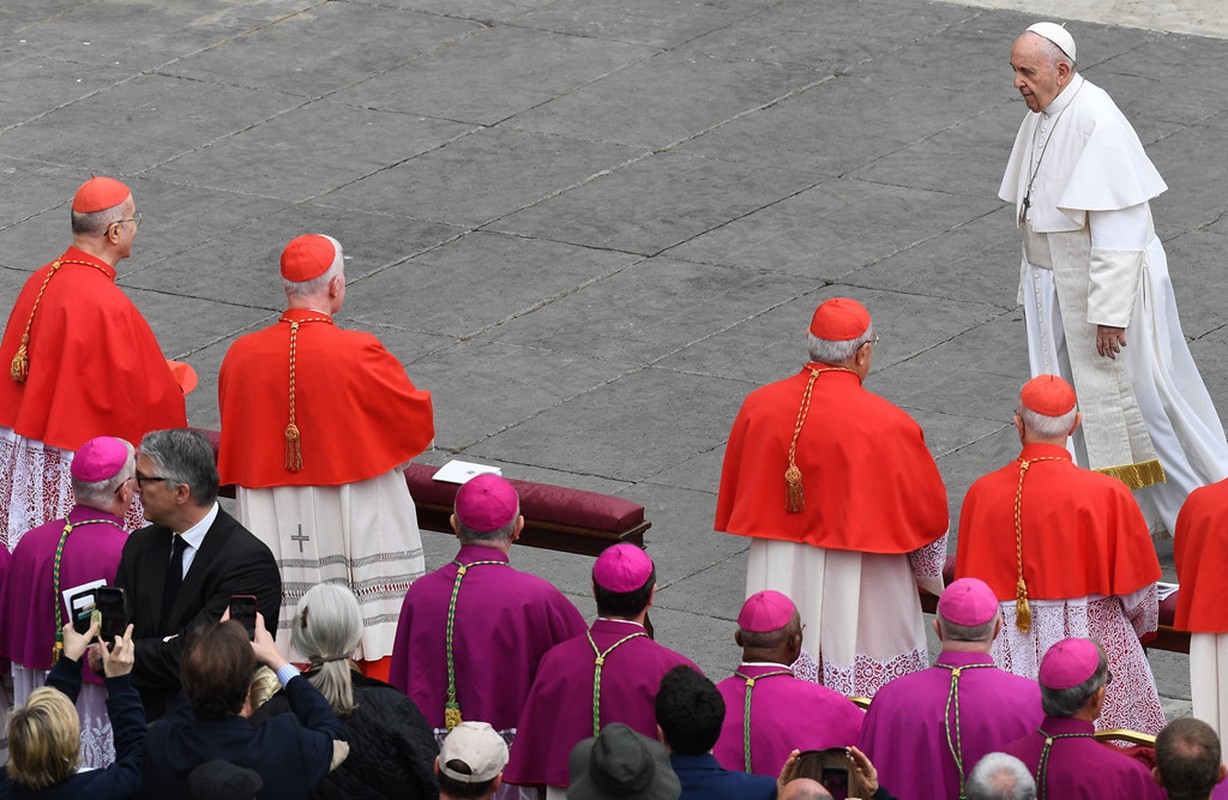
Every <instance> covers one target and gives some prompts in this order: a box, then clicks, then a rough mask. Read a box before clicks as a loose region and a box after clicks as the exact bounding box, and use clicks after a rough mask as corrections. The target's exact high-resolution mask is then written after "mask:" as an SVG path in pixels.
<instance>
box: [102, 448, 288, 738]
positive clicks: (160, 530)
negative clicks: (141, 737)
mask: <svg viewBox="0 0 1228 800" xmlns="http://www.w3.org/2000/svg"><path fill="white" fill-rule="evenodd" d="M136 481H137V488H138V490H139V491H140V493H141V500H142V502H143V503H144V505H145V517H146V519H148V520H149V521H150V522H152V523H153V524H152V525H149V526H147V527H145V528H142V529H140V530H139V531H136V532H135V533H133V534H132V535H131V536H130V537H129V538H128V542H127V544H125V545H124V553H123V556H122V557H121V558H120V562H119V569H118V571H117V572H116V574H115V585H116V586H119V587H120V588H122V589H124V590H125V591H126V592H127V593H128V602H129V607H130V608H131V610H132V623H133V625H134V626H135V632H134V634H133V640H134V642H135V644H136V662H137V665H136V667H135V668H134V669H133V671H132V683H133V684H134V685H135V686H136V687H137V689H139V690H140V692H141V700H142V702H143V703H144V704H145V716H146V718H147V719H148V720H149V721H151V722H152V721H153V720H156V719H159V718H161V717H162V716H163V715H164V714H165V713H166V712H167V708H168V706H169V705H170V702H171V701H172V700H173V699H174V697H175V695H176V694H178V692H179V659H180V655H181V654H182V652H183V644H184V640H185V638H186V634H187V632H188V631H189V630H191V629H193V628H196V627H198V626H200V625H203V624H206V623H214V622H217V621H218V620H219V619H220V618H221V616H222V613H223V612H224V611H225V610H226V608H227V606H228V604H229V601H230V598H231V596H232V595H252V596H254V597H255V598H256V604H257V607H258V608H259V609H260V611H261V612H262V614H263V615H264V622H265V625H266V627H267V628H268V630H269V632H270V633H275V632H276V631H277V615H278V611H279V609H280V607H281V576H280V575H278V572H277V564H276V563H275V562H274V560H273V554H272V553H271V552H269V548H268V547H266V546H265V545H264V544H263V543H262V542H261V541H260V540H259V539H257V538H256V537H255V536H253V535H252V534H251V533H250V532H249V531H248V530H247V529H246V528H244V527H243V526H242V525H240V524H239V523H238V521H236V520H235V519H234V517H232V516H230V515H229V514H227V513H226V512H225V511H223V510H222V509H221V507H220V506H218V503H217V490H218V474H217V465H216V463H215V462H214V459H213V448H212V447H211V446H210V445H209V442H208V440H207V439H205V437H204V436H202V435H201V434H199V433H197V432H195V431H190V430H187V429H183V428H177V429H172V430H161V431H151V432H149V433H147V434H145V437H144V438H143V439H141V447H140V451H139V452H138V454H137V459H136Z"/></svg>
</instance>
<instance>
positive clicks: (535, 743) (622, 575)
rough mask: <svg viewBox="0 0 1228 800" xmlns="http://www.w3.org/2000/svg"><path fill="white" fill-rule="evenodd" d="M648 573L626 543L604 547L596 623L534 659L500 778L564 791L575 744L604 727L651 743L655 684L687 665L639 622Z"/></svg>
mask: <svg viewBox="0 0 1228 800" xmlns="http://www.w3.org/2000/svg"><path fill="white" fill-rule="evenodd" d="M656 574H657V573H656V569H655V567H653V564H652V560H651V559H649V558H648V556H647V554H645V553H644V551H643V550H641V549H639V548H638V547H635V546H634V545H630V544H616V545H614V546H613V547H611V548H609V549H607V550H606V551H605V552H604V553H602V554H601V556H600V557H599V558H598V559H597V562H596V563H595V564H594V565H593V594H594V595H595V597H596V599H597V615H598V618H597V620H596V621H595V622H594V623H593V624H592V626H591V627H590V628H589V629H588V631H586V632H585V633H584V634H582V635H581V636H578V637H576V638H574V639H571V640H570V641H566V642H563V643H562V644H560V645H558V646H557V647H555V648H554V649H553V650H551V651H550V652H549V653H547V654H546V657H545V658H543V659H542V662H541V666H540V668H539V669H538V671H537V679H536V680H534V681H533V688H532V689H531V690H530V692H529V699H528V700H527V701H525V706H524V711H523V713H522V714H521V715H520V724H519V726H518V730H517V733H516V744H515V746H514V747H512V757H511V761H509V762H508V765H507V769H505V770H504V772H503V777H504V780H506V781H508V782H510V783H516V784H522V785H547V786H554V787H561V786H567V785H568V781H569V777H568V758H569V757H570V755H571V751H572V748H574V747H575V746H576V744H578V743H579V742H581V741H583V740H585V739H588V738H590V737H592V736H595V735H596V734H597V732H598V731H599V730H601V729H602V728H604V727H605V726H606V725H609V724H610V723H612V722H621V723H623V724H625V725H627V726H629V727H630V728H632V729H634V730H636V731H638V732H639V733H642V734H643V735H645V736H648V737H650V738H653V739H655V738H656V736H657V720H656V712H655V709H654V706H653V704H654V702H655V701H656V697H657V689H658V688H659V687H660V685H661V678H662V677H663V676H664V675H665V673H667V672H669V671H670V670H671V669H672V668H674V667H676V666H678V665H680V664H683V665H686V666H689V667H692V668H694V669H695V670H696V671H699V670H698V667H695V665H694V664H692V663H691V661H690V660H689V659H687V658H686V657H685V656H682V655H679V654H678V653H675V652H674V651H672V650H669V649H668V648H666V647H663V646H662V645H659V644H657V643H656V642H654V641H653V640H652V639H651V638H650V637H649V635H648V632H647V631H646V630H645V629H644V618H645V616H646V615H647V613H648V607H649V606H650V605H651V604H652V597H653V593H654V592H655V591H656V584H657V581H656Z"/></svg>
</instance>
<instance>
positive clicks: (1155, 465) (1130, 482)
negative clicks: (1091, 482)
mask: <svg viewBox="0 0 1228 800" xmlns="http://www.w3.org/2000/svg"><path fill="white" fill-rule="evenodd" d="M1095 471H1096V472H1101V473H1104V474H1105V475H1110V476H1112V477H1114V478H1116V479H1117V480H1119V481H1121V482H1122V483H1124V484H1125V485H1126V486H1129V487H1130V488H1131V489H1142V488H1143V487H1144V486H1151V485H1153V484H1156V483H1166V482H1167V481H1168V477H1167V476H1166V475H1165V474H1164V467H1163V466H1162V465H1161V464H1160V462H1159V461H1158V460H1157V459H1154V458H1153V459H1151V460H1150V461H1141V462H1139V463H1137V464H1123V465H1122V466H1120V467H1101V468H1100V469H1098V470H1095Z"/></svg>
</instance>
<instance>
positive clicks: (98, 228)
mask: <svg viewBox="0 0 1228 800" xmlns="http://www.w3.org/2000/svg"><path fill="white" fill-rule="evenodd" d="M124 202H127V198H125V199H124ZM123 219H124V204H123V203H120V204H119V205H117V206H111V207H110V208H104V209H102V210H101V211H91V212H89V213H88V214H83V213H81V212H79V211H73V212H72V232H73V233H75V234H77V235H79V236H102V235H103V234H104V233H106V232H107V228H109V227H111V225H112V224H114V223H116V222H121V221H122V220H123Z"/></svg>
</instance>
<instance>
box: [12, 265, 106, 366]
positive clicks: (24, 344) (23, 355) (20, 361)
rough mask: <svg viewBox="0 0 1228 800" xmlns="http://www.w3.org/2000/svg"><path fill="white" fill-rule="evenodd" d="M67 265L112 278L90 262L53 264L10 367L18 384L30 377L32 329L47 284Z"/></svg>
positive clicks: (39, 291) (27, 320)
mask: <svg viewBox="0 0 1228 800" xmlns="http://www.w3.org/2000/svg"><path fill="white" fill-rule="evenodd" d="M65 264H79V265H81V266H83V267H93V268H94V269H96V270H98V271H99V272H101V273H102V274H103V275H106V276H107V278H110V277H111V275H110V273H108V272H107V271H106V270H105V269H103V268H102V267H100V266H98V265H97V264H94V263H91V262H89V261H78V260H77V259H75V258H57V259H56V260H55V261H53V262H51V268H50V269H48V270H47V275H46V277H44V278H43V285H42V286H40V287H38V294H37V295H35V297H34V305H33V306H31V307H30V316H29V317H28V318H27V319H26V329H25V331H24V332H23V333H22V334H21V344H20V345H18V347H17V354H16V355H14V356H13V363H12V364H11V365H10V366H9V377H10V378H12V379H13V380H14V381H16V382H17V383H25V382H26V378H28V377H30V329H31V328H32V327H34V312H36V311H38V306H39V304H40V303H42V302H43V293H44V292H46V291H47V284H49V283H51V278H52V277H53V276H54V275H55V274H56V273H57V272H59V271H60V267H62V266H63V265H65Z"/></svg>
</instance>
